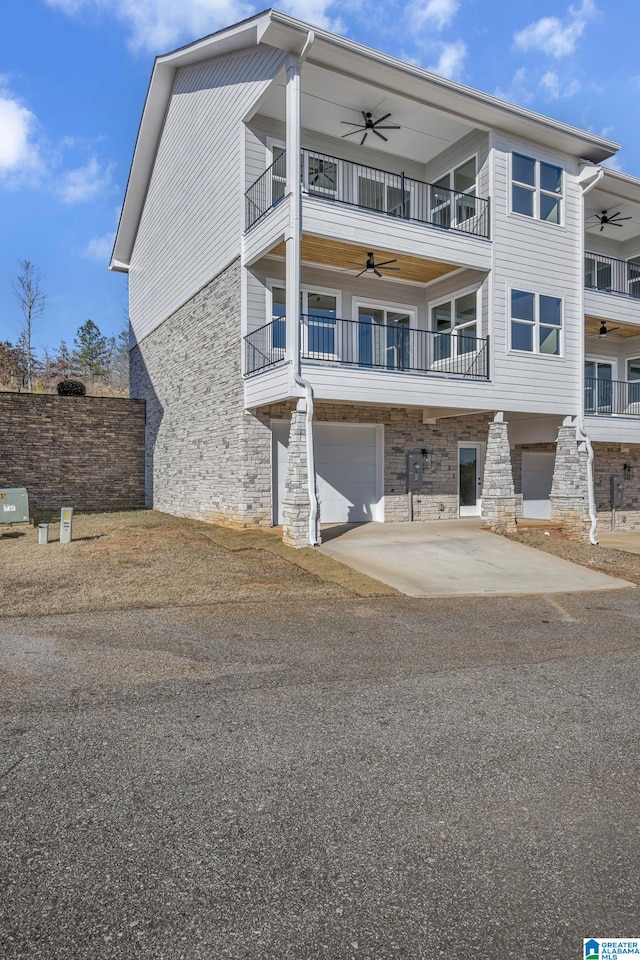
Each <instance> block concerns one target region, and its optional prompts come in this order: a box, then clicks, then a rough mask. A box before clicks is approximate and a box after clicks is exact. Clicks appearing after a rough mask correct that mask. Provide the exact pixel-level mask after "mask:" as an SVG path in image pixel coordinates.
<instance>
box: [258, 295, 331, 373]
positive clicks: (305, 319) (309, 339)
mask: <svg viewBox="0 0 640 960" xmlns="http://www.w3.org/2000/svg"><path fill="white" fill-rule="evenodd" d="M300 313H301V315H302V332H303V342H302V352H303V355H304V356H306V357H309V358H312V359H313V357H314V356H319V357H323V358H324V357H326V356H335V352H336V321H337V317H338V297H337V294H335V293H331V292H329V291H324V292H318V291H313V290H306V289H304V290H302V291H301V293H300ZM285 316H286V292H285V288H284V287H278V286H273V287H271V319H272V321H273V322H272V324H271V346H272V349H273V350H284V349H285V348H286V337H287V334H286V320H285Z"/></svg>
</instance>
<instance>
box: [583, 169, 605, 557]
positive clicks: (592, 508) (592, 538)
mask: <svg viewBox="0 0 640 960" xmlns="http://www.w3.org/2000/svg"><path fill="white" fill-rule="evenodd" d="M587 169H588V168H587V167H584V168H583V172H584V170H587ZM603 176H604V170H603V169H602V167H599V168H598V171H597V173H596V175H595V176H594V177H593V179H590V180H589V181H588V183H587V184H586V185H585V186H582V183H581V182H580V179H578V183H579V184H580V186H581V187H582V205H581V210H580V269H581V271H582V272H581V279H580V318H581V323H582V324H584V252H585V251H584V198H585V197H586V195H587V194H588V193H590V191H591V190H593V188H594V187H595V186H597V184H598V183H600V181H601V180H602V178H603ZM584 352H585V351H584V329H583V333H582V336H581V338H580V413H579V414H578V434H579V436H580V439H581V440H583V441H584V443H585V446H586V448H587V500H588V503H589V519H590V520H591V529H590V530H589V542H590V543H592V544H593V545H594V547H597V546H598V543H599V541H598V538H597V537H596V530H597V526H598V518H597V515H596V496H595V491H594V482H593V447H592V445H591V437H590V436H589V434H588V433H587V430H586V427H585V425H584V387H585V378H584V363H585V357H584Z"/></svg>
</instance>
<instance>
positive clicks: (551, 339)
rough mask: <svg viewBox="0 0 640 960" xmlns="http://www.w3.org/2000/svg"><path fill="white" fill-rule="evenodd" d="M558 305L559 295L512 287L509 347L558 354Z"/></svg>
mask: <svg viewBox="0 0 640 960" xmlns="http://www.w3.org/2000/svg"><path fill="white" fill-rule="evenodd" d="M562 307H563V304H562V298H561V297H550V296H547V295H546V294H542V293H540V294H539V293H529V292H528V291H526V290H512V291H511V349H512V350H517V351H520V352H523V353H541V354H545V355H546V356H553V357H559V356H561V355H562V312H563V309H562Z"/></svg>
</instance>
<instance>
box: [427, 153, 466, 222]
mask: <svg viewBox="0 0 640 960" xmlns="http://www.w3.org/2000/svg"><path fill="white" fill-rule="evenodd" d="M476 176H477V162H476V158H475V157H471V159H470V160H466V161H465V162H464V163H462V164H460V166H459V167H456V168H455V169H454V170H450V171H449V172H448V173H446V174H445V175H444V176H443V177H440V179H439V180H436V182H435V183H434V184H432V186H431V222H432V223H435V224H436V226H438V227H457V226H459V224H461V223H464V222H465V220H470V219H471V218H472V217H475V215H476V198H475V195H474V194H475V192H476Z"/></svg>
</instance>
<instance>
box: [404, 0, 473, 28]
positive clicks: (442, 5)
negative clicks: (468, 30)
mask: <svg viewBox="0 0 640 960" xmlns="http://www.w3.org/2000/svg"><path fill="white" fill-rule="evenodd" d="M459 5H460V4H459V2H458V0H427V2H426V3H425V2H424V0H415V2H414V3H411V4H410V5H409V6H408V7H407V12H406V15H407V16H408V17H409V18H410V20H411V23H412V24H413V25H414V26H415V27H417V28H418V29H420V28H421V27H424V26H430V27H435V29H436V30H443V29H444V27H447V26H448V25H449V24H450V23H451V21H452V20H453V18H454V16H455V14H456V12H457V10H458V7H459Z"/></svg>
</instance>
